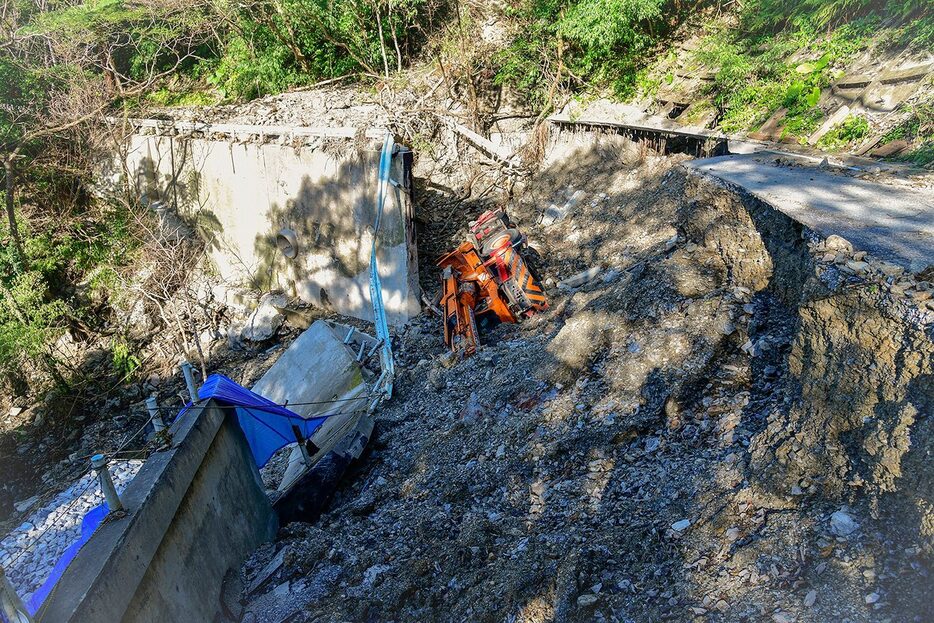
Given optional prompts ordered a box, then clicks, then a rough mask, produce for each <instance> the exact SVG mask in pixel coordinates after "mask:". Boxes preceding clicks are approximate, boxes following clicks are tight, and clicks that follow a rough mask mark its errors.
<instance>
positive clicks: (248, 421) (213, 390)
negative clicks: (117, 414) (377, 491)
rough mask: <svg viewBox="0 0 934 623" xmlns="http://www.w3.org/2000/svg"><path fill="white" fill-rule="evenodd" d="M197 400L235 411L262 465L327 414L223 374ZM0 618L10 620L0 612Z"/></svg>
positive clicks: (51, 580) (35, 599)
mask: <svg viewBox="0 0 934 623" xmlns="http://www.w3.org/2000/svg"><path fill="white" fill-rule="evenodd" d="M198 397H199V398H200V400H201V401H202V402H203V401H206V400H208V399H211V398H213V399H214V400H215V401H216V402H217V403H219V404H220V405H221V406H222V407H225V408H229V409H230V410H232V411H234V412H235V413H236V415H237V421H238V422H239V423H240V428H242V429H243V434H244V435H245V436H246V440H247V443H248V444H249V446H250V450H251V451H252V453H253V459H254V460H255V461H256V466H257V467H263V466H264V465H266V463H267V462H269V459H270V458H271V457H272V455H273V454H275V453H276V451H277V450H279V449H281V448H284V447H285V446H287V445H289V444H290V443H295V441H296V439H295V432H294V430H293V426H294V427H295V428H297V429H298V431H299V434H300V435H301V437H302V439H307V438H309V437H311V436H312V435H313V434H314V432H315V431H316V430H318V427H319V426H321V424H322V423H324V420H326V419H327V416H324V417H316V418H309V419H306V418H303V417H302V416H300V415H298V414H297V413H293V412H292V411H289V410H288V409H286V408H285V407H282V406H280V405H277V404H276V403H274V402H272V401H271V400H269V399H267V398H264V397H262V396H260V395H259V394H254V393H253V392H251V391H250V390H248V389H246V388H245V387H241V386H240V385H238V384H237V383H235V382H234V381H232V380H230V379H229V378H227V377H226V376H224V375H223V374H212V375H211V376H209V377H208V378H207V380H206V381H205V382H204V385H202V386H201V389H200V390H199V391H198ZM198 408H200V407H199V406H198V405H192V404H191V403H188V404H187V405H185V406H184V407H183V408H182V410H181V411H179V413H178V416H177V417H176V418H175V419H176V420H177V419H179V418H182V417H184V416H185V414H186V413H188V412H189V411H190V410H192V409H198ZM107 513H108V508H107V504H106V502H105V503H103V504H101V505H100V506H98V507H96V508H93V509H91V510H90V511H88V513H87V514H86V515H85V516H84V519H82V521H81V536H80V537H79V538H78V540H77V541H76V542H75V543H73V544H72V545H71V547H69V548H68V549H67V550H65V552H64V553H63V554H62V556H61V558H59V560H58V562H57V563H55V567H53V568H52V573H51V574H50V575H49V577H48V578H47V579H46V581H45V583H43V585H42V586H41V587H39V589H38V590H36V592H35V593H33V595H32V597H30V599H29V603H27V604H25V605H26V608H27V609H28V610H29V614H31V615H35V614H36V612H38V611H39V608H40V607H42V603H43V602H44V601H45V599H46V597H48V595H49V593H51V592H52V590H53V588H54V587H55V584H56V582H58V580H59V579H60V578H61V577H62V574H63V573H65V569H67V568H68V565H69V564H71V561H72V560H74V557H75V556H77V554H78V550H80V549H81V547H82V546H83V545H84V544H85V543H87V542H88V540H89V539H90V538H91V536H92V535H93V534H94V532H95V531H96V530H97V528H98V526H100V524H101V522H102V521H104V518H105V517H107ZM0 621H2V622H3V623H9V622H7V621H6V618H5V617H4V616H3V613H2V612H0Z"/></svg>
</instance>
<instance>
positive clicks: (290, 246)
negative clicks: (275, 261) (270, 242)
mask: <svg viewBox="0 0 934 623" xmlns="http://www.w3.org/2000/svg"><path fill="white" fill-rule="evenodd" d="M276 247H277V248H278V249H279V252H280V253H282V255H284V256H285V257H287V258H288V259H290V260H291V259H295V257H296V256H297V255H298V237H297V236H296V235H295V232H294V231H293V230H291V229H289V228H287V227H286V228H283V229H280V230H279V233H277V234H276Z"/></svg>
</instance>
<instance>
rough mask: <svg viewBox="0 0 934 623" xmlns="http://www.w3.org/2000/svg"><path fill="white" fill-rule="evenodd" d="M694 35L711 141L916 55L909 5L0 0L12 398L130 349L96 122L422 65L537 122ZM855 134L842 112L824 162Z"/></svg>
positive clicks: (666, 64)
mask: <svg viewBox="0 0 934 623" xmlns="http://www.w3.org/2000/svg"><path fill="white" fill-rule="evenodd" d="M687 36H693V37H699V38H700V41H701V43H700V45H699V46H697V48H696V52H695V54H694V56H693V59H692V62H693V63H694V66H695V68H696V69H697V70H698V71H707V72H712V73H713V75H714V79H713V80H712V81H711V82H710V84H709V86H708V87H707V92H706V93H705V94H704V95H705V97H706V100H707V101H708V102H709V106H710V107H711V109H712V110H713V113H714V119H715V123H716V124H717V125H718V126H719V127H720V128H721V129H723V130H725V131H728V132H732V131H741V130H753V129H755V128H757V127H758V126H759V125H761V124H762V123H763V122H764V121H765V120H766V119H768V118H769V116H770V115H771V114H773V113H774V112H775V111H776V110H778V109H779V108H786V109H787V110H788V113H787V115H786V117H785V130H784V131H785V133H786V134H787V135H788V136H789V137H791V138H793V139H794V138H800V137H804V136H807V134H808V133H809V132H811V131H812V130H813V129H814V127H816V126H817V125H818V124H819V123H820V122H821V120H822V118H823V114H824V113H823V111H822V110H821V109H820V107H819V106H818V99H819V96H820V90H821V89H822V88H825V87H827V85H829V84H830V83H831V81H832V80H833V79H834V78H835V77H837V76H838V75H839V74H840V72H841V68H842V67H843V66H844V64H845V63H846V62H847V61H848V60H849V59H851V58H853V57H854V56H855V55H856V54H858V53H861V52H865V51H866V50H868V49H870V48H871V49H877V50H880V51H881V50H886V49H905V50H919V51H922V52H923V51H928V52H929V51H930V50H931V49H932V47H934V17H932V15H931V10H930V7H929V3H928V2H926V1H925V0H887V1H870V0H834V1H831V2H824V1H818V0H791V1H784V2H779V1H778V0H746V1H745V2H742V3H736V2H730V3H722V2H711V1H693V2H692V1H689V0H563V1H562V0H513V1H511V2H507V3H503V4H494V3H483V2H467V3H461V2H451V1H449V0H331V1H329V2H324V1H323V0H256V1H249V2H239V3H231V2H226V1H221V0H198V1H194V2H190V1H185V0H167V1H166V0H138V1H135V2H130V1H123V0H94V1H90V2H74V1H67V0H65V1H62V0H49V1H46V2H35V1H32V0H3V2H2V11H0V93H2V94H3V96H2V99H3V106H2V108H0V161H2V162H3V166H4V172H5V173H4V177H5V185H4V190H5V193H4V199H5V201H4V205H5V210H6V216H7V218H6V219H4V223H3V226H2V231H0V236H2V240H3V246H2V250H0V264H2V271H0V275H2V276H0V294H2V297H3V304H2V305H0V367H2V368H3V369H4V371H5V372H6V374H4V378H5V379H7V380H8V382H9V385H10V387H9V388H8V389H9V390H11V391H12V392H13V393H15V394H21V393H23V392H25V391H26V385H27V383H26V379H28V378H31V376H32V372H31V371H33V370H38V371H39V372H40V378H48V379H50V380H52V381H53V382H54V383H55V384H57V385H59V386H64V387H67V386H70V385H71V384H73V383H74V382H75V381H76V380H77V379H75V378H74V375H75V374H76V371H75V370H71V369H69V366H68V362H67V360H66V359H67V358H65V357H63V356H61V355H60V354H58V351H57V350H56V349H55V348H53V345H54V344H55V343H56V341H58V340H59V339H60V338H61V337H62V336H63V335H65V334H66V333H69V334H72V335H88V334H91V333H99V332H103V333H104V334H106V335H107V336H108V337H107V341H108V344H110V346H109V348H110V350H111V351H112V359H113V366H112V368H113V369H112V373H113V374H114V375H116V377H117V378H120V377H124V376H126V375H127V374H132V371H133V368H134V361H135V359H134V356H133V344H132V338H131V337H130V336H129V335H127V332H126V331H125V330H124V329H120V328H119V323H113V322H112V321H113V317H112V309H113V307H114V304H116V303H118V302H119V301H120V299H121V297H122V296H123V293H122V289H123V288H124V287H125V281H126V280H125V279H124V278H123V277H124V276H125V275H126V274H127V272H128V271H131V270H132V269H133V266H134V263H135V262H138V261H139V253H140V249H142V248H144V247H145V245H146V243H147V237H146V231H147V228H146V225H145V220H146V218H147V217H146V214H145V211H144V210H139V209H138V206H137V205H136V204H135V199H134V198H133V197H130V196H128V197H127V198H126V200H124V201H122V202H119V204H113V203H108V204H102V202H101V201H99V200H95V199H93V198H92V197H93V194H92V193H90V192H89V190H88V189H89V184H90V182H91V174H90V171H91V168H92V162H93V157H94V154H95V153H97V152H98V151H99V150H100V149H101V148H107V147H108V145H111V146H112V143H111V141H112V140H113V139H112V138H111V137H110V136H109V132H108V131H107V127H108V126H107V124H106V123H104V122H103V118H104V117H105V116H107V115H114V116H120V115H124V114H140V111H141V110H142V109H145V108H147V107H151V106H156V105H161V106H165V105H193V104H216V103H224V102H236V101H243V100H248V99H251V98H256V97H260V96H263V95H266V94H271V93H277V92H281V91H284V90H287V89H292V88H297V87H303V86H308V85H312V84H317V83H321V82H322V81H329V80H346V81H358V82H364V83H367V84H371V85H373V87H374V88H375V89H383V88H388V89H401V88H405V87H406V86H407V83H406V75H407V73H406V72H407V71H409V70H410V69H411V68H413V67H415V68H417V67H430V68H432V69H433V70H438V71H440V72H441V74H442V75H443V76H444V78H445V80H446V82H447V84H448V88H449V90H450V91H451V92H452V93H454V94H456V95H457V96H459V97H461V98H462V99H463V100H464V101H465V103H466V105H467V106H468V108H469V109H471V111H470V112H471V114H470V118H469V120H468V123H470V124H472V125H474V126H476V129H477V130H479V131H481V132H483V131H485V130H486V129H487V127H488V124H489V123H490V118H491V116H492V114H493V112H495V111H491V110H489V109H483V108H482V106H481V103H480V98H479V97H478V93H480V92H487V91H490V90H496V89H501V90H502V91H503V92H504V93H508V94H509V96H510V98H509V99H510V101H511V102H517V103H518V104H519V105H520V106H522V107H524V108H525V109H527V112H528V113H529V114H530V115H533V116H534V115H538V116H539V118H543V117H544V116H545V115H546V114H548V113H549V112H552V111H554V110H557V109H559V108H561V107H562V106H563V105H565V104H566V103H567V102H568V101H569V99H571V98H577V99H586V98H588V97H593V96H596V95H602V96H609V97H612V98H617V99H623V100H625V99H628V98H638V97H651V95H652V93H654V92H655V91H657V90H658V89H659V88H660V87H663V86H664V85H665V84H666V83H667V82H670V81H671V80H672V71H673V70H674V68H673V67H672V65H673V64H674V63H681V59H680V58H679V57H677V56H676V55H674V53H673V51H672V45H673V44H674V43H675V42H677V41H678V40H679V39H682V38H684V37H687ZM932 111H934V106H932V104H931V102H926V103H925V102H921V103H912V104H911V105H910V106H909V107H906V109H905V110H904V111H902V114H901V116H900V117H899V119H900V121H899V123H898V124H897V125H894V126H893V127H892V128H891V129H890V130H889V134H888V135H887V136H886V140H907V141H909V142H910V143H911V144H912V146H913V147H912V149H911V150H909V151H908V152H906V155H905V156H904V157H905V158H908V159H911V160H913V161H915V162H918V163H921V164H924V163H927V162H930V160H931V159H932V157H934V147H932V145H934V142H932V135H934V127H932V126H934V122H932V118H934V113H932ZM866 132H867V123H866V121H865V120H864V119H861V118H859V117H858V116H854V117H853V118H851V119H847V120H846V121H845V122H844V123H842V124H840V126H839V127H836V128H834V130H833V131H832V132H830V133H829V134H828V135H827V136H826V137H824V138H823V139H822V143H821V145H820V147H822V148H825V149H845V148H846V147H847V146H850V145H852V144H854V142H856V141H858V140H859V139H860V138H861V137H862V136H864V135H865V134H866Z"/></svg>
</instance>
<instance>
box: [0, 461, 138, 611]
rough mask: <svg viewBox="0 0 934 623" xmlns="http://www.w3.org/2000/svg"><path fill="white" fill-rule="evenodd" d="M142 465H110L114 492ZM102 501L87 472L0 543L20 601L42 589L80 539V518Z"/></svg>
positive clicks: (1, 556)
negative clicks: (64, 554) (57, 565)
mask: <svg viewBox="0 0 934 623" xmlns="http://www.w3.org/2000/svg"><path fill="white" fill-rule="evenodd" d="M142 465H143V462H142V461H121V462H119V463H111V465H110V473H111V476H112V477H113V481H114V485H115V486H116V488H117V492H118V493H120V492H122V491H123V490H124V489H125V488H126V486H127V484H129V482H130V481H131V480H133V477H134V476H136V473H137V472H138V471H139V469H140V467H142ZM92 481H93V482H92ZM103 501H104V496H103V494H102V493H101V488H100V484H99V483H98V482H97V475H96V474H95V473H94V472H90V473H88V474H85V475H84V476H83V477H82V478H80V479H79V480H78V481H77V482H75V483H74V484H73V485H71V486H70V487H69V488H68V489H66V490H64V491H62V492H61V493H59V494H58V495H57V496H55V499H53V500H52V501H51V502H49V503H48V504H46V505H45V506H43V507H42V508H40V509H38V510H37V511H36V512H35V513H33V514H32V515H31V516H30V517H29V518H28V519H26V521H24V522H23V523H22V524H20V525H19V526H18V527H17V528H16V529H14V530H13V531H12V532H10V534H9V535H7V536H6V537H5V538H4V539H3V540H2V541H0V566H2V567H3V568H4V570H5V571H6V575H7V578H9V580H10V583H11V584H12V585H13V588H14V589H16V592H17V593H18V594H19V596H20V597H21V598H22V599H23V601H28V600H29V598H30V597H32V594H33V593H34V592H35V591H36V589H38V588H39V587H40V586H42V584H43V583H44V582H45V580H46V579H47V578H48V577H49V574H50V573H51V571H52V568H53V567H54V566H55V563H56V562H58V559H59V558H60V557H61V555H62V554H63V553H64V552H65V550H66V549H68V548H69V547H70V546H71V545H72V544H73V543H74V542H76V541H77V540H78V537H79V536H81V520H82V519H84V515H85V514H86V513H87V512H88V511H89V510H91V509H92V508H94V507H95V506H97V505H98V504H100V503H101V502H103ZM72 502H74V503H73V504H72Z"/></svg>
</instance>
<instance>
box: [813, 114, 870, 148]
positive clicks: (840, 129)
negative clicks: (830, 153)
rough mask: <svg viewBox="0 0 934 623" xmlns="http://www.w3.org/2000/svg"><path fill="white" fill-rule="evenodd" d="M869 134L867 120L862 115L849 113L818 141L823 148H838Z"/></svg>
mask: <svg viewBox="0 0 934 623" xmlns="http://www.w3.org/2000/svg"><path fill="white" fill-rule="evenodd" d="M867 134H869V122H868V121H867V120H866V118H865V117H863V116H862V115H850V116H849V117H847V118H846V119H844V120H843V121H841V122H840V123H838V124H837V125H835V126H834V127H832V128H831V129H830V131H829V132H827V134H825V135H824V136H822V137H821V139H820V141H818V143H817V144H818V146H819V147H822V148H823V149H840V148H841V147H846V146H849V145H851V144H853V143H855V142H856V141H858V140H860V139H862V138H865V137H866V135H867Z"/></svg>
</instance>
